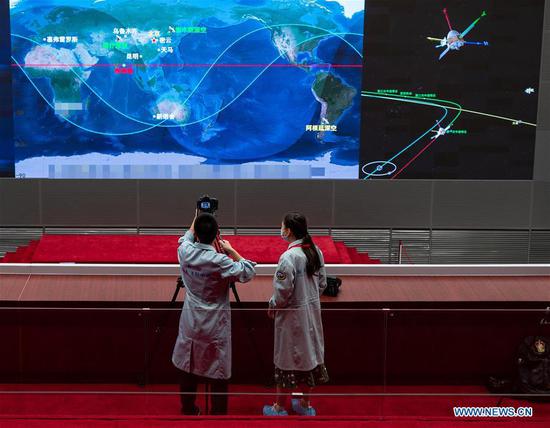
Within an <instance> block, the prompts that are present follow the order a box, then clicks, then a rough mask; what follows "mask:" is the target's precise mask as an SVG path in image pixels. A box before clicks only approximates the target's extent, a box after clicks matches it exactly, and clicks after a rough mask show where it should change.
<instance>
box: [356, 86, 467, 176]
mask: <svg viewBox="0 0 550 428" xmlns="http://www.w3.org/2000/svg"><path fill="white" fill-rule="evenodd" d="M364 92H366V91H364ZM377 94H378V93H377ZM361 95H362V96H364V97H370V98H379V99H389V100H392V101H401V100H400V99H399V98H394V97H388V96H379V95H368V94H366V93H362V94H361ZM414 98H416V100H419V99H420V100H428V101H415V102H414V101H412V100H411V101H409V100H403V101H405V102H414V103H415V104H420V105H427V106H431V107H437V108H441V109H443V110H445V114H444V115H443V117H442V118H441V119H439V121H436V123H435V125H433V126H432V127H431V128H428V130H427V131H426V132H424V133H423V134H421V135H420V137H418V138H416V139H415V140H414V141H413V142H412V143H410V144H409V145H408V146H406V147H405V148H404V149H402V150H401V151H400V152H398V153H397V154H396V155H394V156H393V157H392V158H390V159H388V160H386V161H384V163H383V164H382V167H384V166H385V165H387V164H389V163H390V162H392V161H393V160H395V159H396V158H397V157H399V156H401V155H402V154H403V153H405V152H406V151H407V150H409V149H410V148H411V147H413V146H414V145H415V144H417V143H418V142H419V141H420V140H421V139H422V138H424V137H425V136H426V135H428V134H429V133H430V132H431V131H433V130H434V129H435V128H436V127H437V126H439V125H440V124H441V122H442V121H443V120H444V119H445V118H446V117H447V114H448V109H449V107H448V106H445V105H441V104H436V103H432V102H429V101H441V102H446V103H450V104H454V105H456V106H458V107H460V105H459V104H457V103H455V102H453V101H446V100H438V99H435V100H434V99H433V98H424V97H414ZM459 116H460V111H459V113H458V114H457V115H456V116H455V117H454V118H453V120H452V121H451V122H450V124H449V125H448V126H449V127H450V126H451V125H452V124H453V123H454V122H455V121H456V120H457V119H458V117H459ZM373 175H374V171H373V172H371V173H369V174H367V175H366V176H365V177H364V180H368V179H369V178H371V177H372V176H373Z"/></svg>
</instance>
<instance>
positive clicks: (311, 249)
mask: <svg viewBox="0 0 550 428" xmlns="http://www.w3.org/2000/svg"><path fill="white" fill-rule="evenodd" d="M283 223H284V225H285V227H287V228H288V229H290V231H291V232H292V234H293V235H294V236H295V237H296V239H301V240H302V251H303V252H304V254H305V256H306V259H307V262H306V272H307V275H308V276H313V275H314V274H315V273H317V272H318V271H319V269H321V258H320V257H319V252H318V251H317V247H316V246H315V243H314V242H313V239H311V236H310V235H309V232H308V230H307V220H306V218H305V216H304V215H302V214H300V213H289V214H287V215H286V216H285V218H284V220H283Z"/></svg>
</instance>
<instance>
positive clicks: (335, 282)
mask: <svg viewBox="0 0 550 428" xmlns="http://www.w3.org/2000/svg"><path fill="white" fill-rule="evenodd" d="M341 286H342V280H341V279H340V278H338V277H336V276H327V288H325V291H323V294H324V295H325V296H330V297H336V296H337V295H338V293H339V292H340V287H341Z"/></svg>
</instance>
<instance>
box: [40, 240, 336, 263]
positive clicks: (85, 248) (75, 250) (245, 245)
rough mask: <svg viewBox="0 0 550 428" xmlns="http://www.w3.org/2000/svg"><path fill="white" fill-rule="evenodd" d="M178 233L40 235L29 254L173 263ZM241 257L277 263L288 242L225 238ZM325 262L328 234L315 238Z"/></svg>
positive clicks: (330, 244) (330, 247)
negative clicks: (32, 252) (144, 234)
mask: <svg viewBox="0 0 550 428" xmlns="http://www.w3.org/2000/svg"><path fill="white" fill-rule="evenodd" d="M178 238H179V237H178V236H162V235H151V236H138V235H44V236H43V237H42V239H41V240H40V241H39V242H38V245H37V247H36V249H35V251H34V254H33V256H32V261H33V262H35V263H60V262H74V263H177V253H176V249H177V247H178ZM226 239H227V240H228V241H230V242H231V244H232V245H233V246H234V247H235V248H236V249H237V250H238V251H239V252H240V253H241V255H242V256H243V257H245V258H248V259H250V260H253V261H255V262H257V263H277V262H278V260H279V257H280V256H281V254H282V253H283V252H284V251H285V250H286V249H287V246H288V244H287V243H286V242H285V241H283V240H282V239H281V238H279V237H277V236H229V237H227V238H226ZM314 239H315V242H316V244H317V245H318V246H319V248H321V250H322V251H323V255H324V257H325V262H326V263H328V264H337V263H340V255H339V253H338V250H337V248H336V245H335V243H334V241H333V240H332V238H331V237H329V236H320V237H315V238H314Z"/></svg>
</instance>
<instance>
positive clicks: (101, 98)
mask: <svg viewBox="0 0 550 428" xmlns="http://www.w3.org/2000/svg"><path fill="white" fill-rule="evenodd" d="M290 26H297V27H307V28H314V29H317V30H321V31H325V32H326V34H322V35H318V36H314V37H312V38H309V39H306V40H303V41H302V42H300V43H298V44H297V46H300V45H301V44H304V43H307V42H309V41H311V40H315V39H318V38H323V37H327V36H329V35H331V36H336V37H338V38H339V39H341V40H342V41H344V42H345V43H346V44H348V45H349V46H350V47H351V48H352V49H353V50H354V51H355V52H356V53H357V54H358V55H359V56H360V57H361V58H363V56H362V55H361V53H360V52H359V51H358V50H357V49H356V48H355V46H353V44H351V43H350V42H349V41H347V40H346V39H345V38H344V37H342V36H350V35H351V36H361V37H363V34H361V33H334V32H332V31H329V30H327V29H324V28H321V27H316V26H312V25H305V24H278V25H272V26H267V27H262V28H257V29H255V30H253V31H250V32H248V33H246V34H244V35H242V36H241V37H239V38H238V39H236V40H235V41H233V42H232V43H231V44H230V45H229V46H227V47H226V48H225V50H224V51H223V52H222V53H221V54H219V55H218V57H217V58H216V59H215V61H214V62H213V63H212V64H211V65H210V67H209V68H208V70H207V71H206V72H205V74H204V75H203V76H202V78H201V79H200V80H199V82H198V83H197V85H196V86H195V87H194V88H193V90H192V91H191V93H190V94H189V96H188V97H187V98H186V99H185V101H184V102H183V105H184V106H185V104H186V103H187V101H189V99H190V98H191V96H193V94H194V93H195V92H196V90H197V89H198V87H199V86H200V84H201V83H202V82H203V81H204V79H205V78H206V76H207V75H208V74H209V72H210V71H211V70H212V68H213V67H214V65H215V64H216V63H217V62H218V61H219V60H220V59H221V57H222V56H223V55H224V54H225V53H226V52H227V51H228V50H229V49H230V48H231V47H233V46H234V45H235V44H236V43H237V42H239V41H240V40H242V39H244V38H245V37H247V36H249V35H251V34H253V33H256V32H258V31H263V30H266V29H271V28H275V27H290ZM12 36H14V37H19V38H21V39H24V40H28V41H29V42H32V43H34V44H36V45H40V43H38V42H36V41H35V40H32V39H29V38H28V37H25V36H21V35H19V34H14V33H12ZM282 56H283V54H281V55H279V56H278V57H277V58H275V60H273V61H272V62H271V63H270V64H269V65H268V66H267V67H265V68H264V70H263V71H262V72H260V73H259V74H258V76H256V78H254V79H253V80H252V82H251V84H252V83H254V82H255V81H256V80H257V79H258V78H259V77H260V76H261V75H262V74H263V73H264V72H265V71H266V69H267V68H269V66H271V65H272V64H273V63H274V62H275V61H277V60H278V59H279V58H281V57H282ZM14 61H15V59H14ZM15 62H16V63H17V61H15ZM17 65H18V66H19V67H20V68H21V65H20V64H19V63H17ZM70 70H71V72H72V73H73V74H74V75H75V76H76V77H77V78H78V79H79V80H80V81H81V82H82V83H83V84H84V85H85V86H86V87H87V88H88V89H89V90H90V91H91V92H92V93H93V94H94V95H96V96H97V97H98V98H99V99H100V100H101V101H102V102H103V103H105V105H107V106H108V107H109V108H111V109H112V110H113V111H115V112H116V113H118V114H120V115H121V116H123V117H125V118H127V119H129V120H131V121H134V122H136V123H140V124H143V125H147V126H151V128H147V129H145V130H143V132H145V131H148V130H150V129H152V128H156V127H160V128H183V127H186V126H188V125H193V124H196V123H199V122H202V121H203V120H206V119H209V118H210V117H212V116H215V115H216V114H218V113H219V112H221V111H222V110H223V109H225V107H227V106H229V105H231V104H232V103H233V102H235V101H236V99H237V98H239V97H240V96H241V95H242V94H243V93H244V91H245V90H246V89H248V88H249V87H250V86H251V84H250V85H248V86H247V87H246V88H245V90H243V91H242V92H241V93H239V95H238V96H237V97H236V98H234V99H233V100H232V101H231V102H230V103H228V104H227V105H226V106H225V107H223V108H222V109H220V110H218V111H217V112H215V113H213V114H212V115H210V116H207V117H205V118H203V119H199V120H197V121H194V122H189V123H185V124H183V125H160V124H158V123H156V124H155V123H150V122H145V121H142V120H139V119H136V118H134V117H132V116H129V115H127V114H125V113H123V112H122V111H120V110H118V109H117V108H116V107H114V106H112V105H111V104H110V103H109V102H108V101H107V100H105V99H104V98H103V97H102V96H101V95H99V94H98V93H97V92H96V91H95V90H94V89H93V88H92V87H91V86H90V85H89V84H88V83H87V82H86V81H85V80H84V79H82V78H81V76H79V75H78V73H76V72H75V71H74V69H73V67H70ZM25 75H26V76H27V78H29V76H28V75H27V74H26V73H25ZM29 80H30V78H29ZM35 88H36V86H35ZM39 93H40V91H39ZM40 94H41V93H40ZM41 95H42V94H41ZM43 98H44V97H43ZM163 122H164V121H163ZM105 135H129V134H127V133H123V134H114V133H113V134H105Z"/></svg>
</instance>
